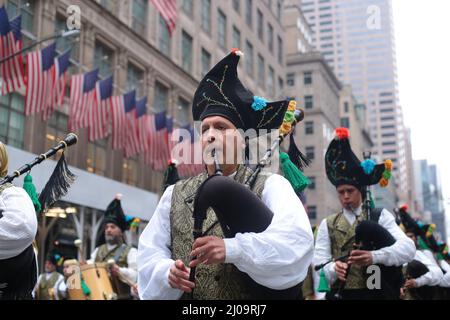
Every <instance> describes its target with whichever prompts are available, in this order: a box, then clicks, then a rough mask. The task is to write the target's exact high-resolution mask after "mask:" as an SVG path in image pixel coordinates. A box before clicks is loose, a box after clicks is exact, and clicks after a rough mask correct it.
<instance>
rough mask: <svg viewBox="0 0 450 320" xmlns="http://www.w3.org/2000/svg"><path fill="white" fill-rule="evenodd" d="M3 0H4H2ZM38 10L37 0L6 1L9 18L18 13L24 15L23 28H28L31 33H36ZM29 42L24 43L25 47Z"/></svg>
mask: <svg viewBox="0 0 450 320" xmlns="http://www.w3.org/2000/svg"><path fill="white" fill-rule="evenodd" d="M2 2H3V1H2ZM35 10H36V1H35V0H8V1H6V11H7V12H8V17H9V19H10V20H11V19H13V18H15V17H16V16H18V15H21V16H22V18H21V19H22V30H26V31H28V32H29V33H31V34H35V28H34V13H35ZM26 45H27V44H26V43H24V44H23V46H24V47H25V46H26Z"/></svg>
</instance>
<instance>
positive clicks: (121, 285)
mask: <svg viewBox="0 0 450 320" xmlns="http://www.w3.org/2000/svg"><path fill="white" fill-rule="evenodd" d="M120 198H121V195H120V194H118V195H116V198H115V199H114V200H113V201H111V203H110V204H109V205H108V207H107V209H106V212H105V220H104V225H105V231H104V232H105V241H106V243H104V244H102V245H101V246H99V247H98V248H96V249H95V250H94V251H93V252H92V254H91V259H90V261H88V262H90V263H94V262H104V263H108V260H110V259H114V261H115V263H114V264H113V265H112V266H111V276H112V277H111V282H112V285H113V289H114V292H115V293H117V296H118V299H119V300H127V299H131V298H132V295H131V292H130V285H129V284H127V283H126V282H124V281H123V277H126V278H127V279H129V280H130V281H131V282H134V283H136V282H137V263H136V255H137V250H136V248H133V247H132V246H129V245H127V244H126V243H125V238H124V232H125V231H126V230H128V228H129V224H128V222H127V220H126V217H125V214H124V213H123V209H122V205H121V203H120Z"/></svg>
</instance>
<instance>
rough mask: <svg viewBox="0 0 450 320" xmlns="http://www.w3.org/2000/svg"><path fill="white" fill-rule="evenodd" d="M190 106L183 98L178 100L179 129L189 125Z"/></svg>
mask: <svg viewBox="0 0 450 320" xmlns="http://www.w3.org/2000/svg"><path fill="white" fill-rule="evenodd" d="M190 110H191V109H190V104H189V102H188V101H187V100H185V99H183V98H181V97H180V98H178V108H177V121H178V123H179V125H180V126H181V127H183V126H186V125H188V124H189V122H190V120H189V114H190Z"/></svg>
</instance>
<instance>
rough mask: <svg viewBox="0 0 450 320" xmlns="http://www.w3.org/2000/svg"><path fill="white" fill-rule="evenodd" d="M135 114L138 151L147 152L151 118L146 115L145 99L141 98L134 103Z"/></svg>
mask: <svg viewBox="0 0 450 320" xmlns="http://www.w3.org/2000/svg"><path fill="white" fill-rule="evenodd" d="M136 113H137V132H138V135H139V142H140V151H147V149H148V146H149V135H150V134H151V125H150V121H151V120H152V119H151V117H150V116H149V115H147V97H143V98H142V99H141V100H139V101H138V102H136Z"/></svg>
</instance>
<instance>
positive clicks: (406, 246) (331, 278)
mask: <svg viewBox="0 0 450 320" xmlns="http://www.w3.org/2000/svg"><path fill="white" fill-rule="evenodd" d="M361 212H362V211H361V207H359V208H358V209H357V210H356V211H355V214H356V216H359V215H360V214H361ZM343 214H344V217H345V219H347V221H348V223H349V224H350V225H353V223H354V222H355V220H356V216H355V214H354V213H352V212H351V211H349V210H346V209H343ZM378 224H379V225H381V226H382V227H384V228H385V229H386V230H387V231H389V233H390V234H391V235H392V236H393V237H394V238H395V240H396V242H395V243H394V244H393V245H392V246H389V247H385V248H382V249H379V250H374V251H371V252H372V260H373V264H383V265H385V266H401V265H403V264H404V263H407V262H410V261H411V260H413V258H414V254H415V251H416V247H415V245H414V242H413V241H412V240H411V239H409V238H408V237H407V236H406V234H405V233H404V232H403V231H402V230H401V229H400V227H399V226H398V225H397V224H396V223H395V219H394V216H393V215H392V214H391V213H390V212H389V211H387V210H386V209H383V210H382V211H381V214H380V218H379V219H378ZM331 258H332V254H331V243H330V236H329V234H328V226H327V219H323V220H322V222H321V223H320V226H319V231H318V232H317V238H316V245H315V249H314V259H313V264H314V265H319V264H322V263H325V262H327V261H329V260H331ZM323 269H324V273H325V276H326V278H327V280H328V282H329V283H330V284H332V283H334V282H335V281H336V280H337V275H336V271H335V263H334V262H330V263H328V264H327V265H326V266H324V268H323ZM316 272H317V273H318V272H320V270H319V271H316Z"/></svg>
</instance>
